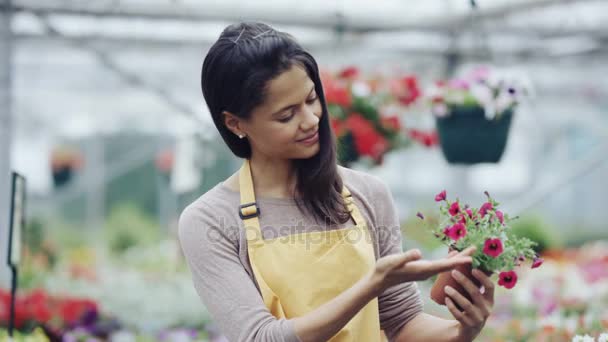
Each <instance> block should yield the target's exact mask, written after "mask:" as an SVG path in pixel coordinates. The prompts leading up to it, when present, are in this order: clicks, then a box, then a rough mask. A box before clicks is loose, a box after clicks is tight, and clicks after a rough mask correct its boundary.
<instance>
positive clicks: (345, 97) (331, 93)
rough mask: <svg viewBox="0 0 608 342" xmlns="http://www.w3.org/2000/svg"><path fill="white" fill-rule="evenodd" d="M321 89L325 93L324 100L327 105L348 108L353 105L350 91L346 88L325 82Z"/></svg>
mask: <svg viewBox="0 0 608 342" xmlns="http://www.w3.org/2000/svg"><path fill="white" fill-rule="evenodd" d="M323 87H324V91H325V100H326V102H327V103H328V104H337V105H339V106H342V107H347V108H348V107H350V106H351V104H352V103H353V99H352V96H351V94H350V91H349V90H348V89H347V88H346V87H343V86H339V85H337V84H335V83H334V82H327V84H324V85H323Z"/></svg>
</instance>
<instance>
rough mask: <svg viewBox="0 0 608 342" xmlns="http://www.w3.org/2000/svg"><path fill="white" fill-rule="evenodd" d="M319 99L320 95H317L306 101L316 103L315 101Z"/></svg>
mask: <svg viewBox="0 0 608 342" xmlns="http://www.w3.org/2000/svg"><path fill="white" fill-rule="evenodd" d="M317 99H318V97H316V96H315V97H313V98H312V99H308V101H306V102H308V104H311V103H314V102H315V101H317Z"/></svg>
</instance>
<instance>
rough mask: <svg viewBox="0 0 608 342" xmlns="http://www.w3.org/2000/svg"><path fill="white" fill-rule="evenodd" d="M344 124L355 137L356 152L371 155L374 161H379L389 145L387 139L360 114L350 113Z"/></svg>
mask: <svg viewBox="0 0 608 342" xmlns="http://www.w3.org/2000/svg"><path fill="white" fill-rule="evenodd" d="M346 124H347V126H348V127H349V128H350V130H351V132H352V133H353V137H354V138H355V148H356V149H357V152H358V153H359V154H361V155H364V156H369V157H372V159H374V160H375V161H380V160H381V159H382V156H383V155H384V153H385V152H386V151H387V150H388V149H389V147H390V146H389V143H388V141H387V140H386V139H385V138H384V137H383V136H382V135H380V134H379V133H378V132H377V131H376V130H375V129H374V127H373V126H372V124H371V123H370V122H369V121H367V120H366V119H365V118H363V116H361V114H358V113H353V114H351V115H350V116H349V117H348V119H346Z"/></svg>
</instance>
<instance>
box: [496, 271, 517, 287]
mask: <svg viewBox="0 0 608 342" xmlns="http://www.w3.org/2000/svg"><path fill="white" fill-rule="evenodd" d="M515 284H517V273H515V271H508V272H500V274H499V275H498V285H500V286H503V287H504V288H506V289H512V288H513V286H515Z"/></svg>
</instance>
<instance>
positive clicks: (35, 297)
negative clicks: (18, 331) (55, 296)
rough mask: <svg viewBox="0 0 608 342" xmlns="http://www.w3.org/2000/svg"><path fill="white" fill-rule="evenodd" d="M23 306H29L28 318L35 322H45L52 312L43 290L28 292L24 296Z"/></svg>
mask: <svg viewBox="0 0 608 342" xmlns="http://www.w3.org/2000/svg"><path fill="white" fill-rule="evenodd" d="M23 304H24V305H25V307H27V308H29V314H30V317H29V318H30V319H33V320H35V321H36V322H40V323H46V322H48V321H49V320H50V319H51V317H52V313H51V310H50V307H49V297H48V295H47V294H46V292H44V290H41V289H37V290H34V291H32V292H30V293H29V295H28V296H26V297H25V299H24V303H23Z"/></svg>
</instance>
